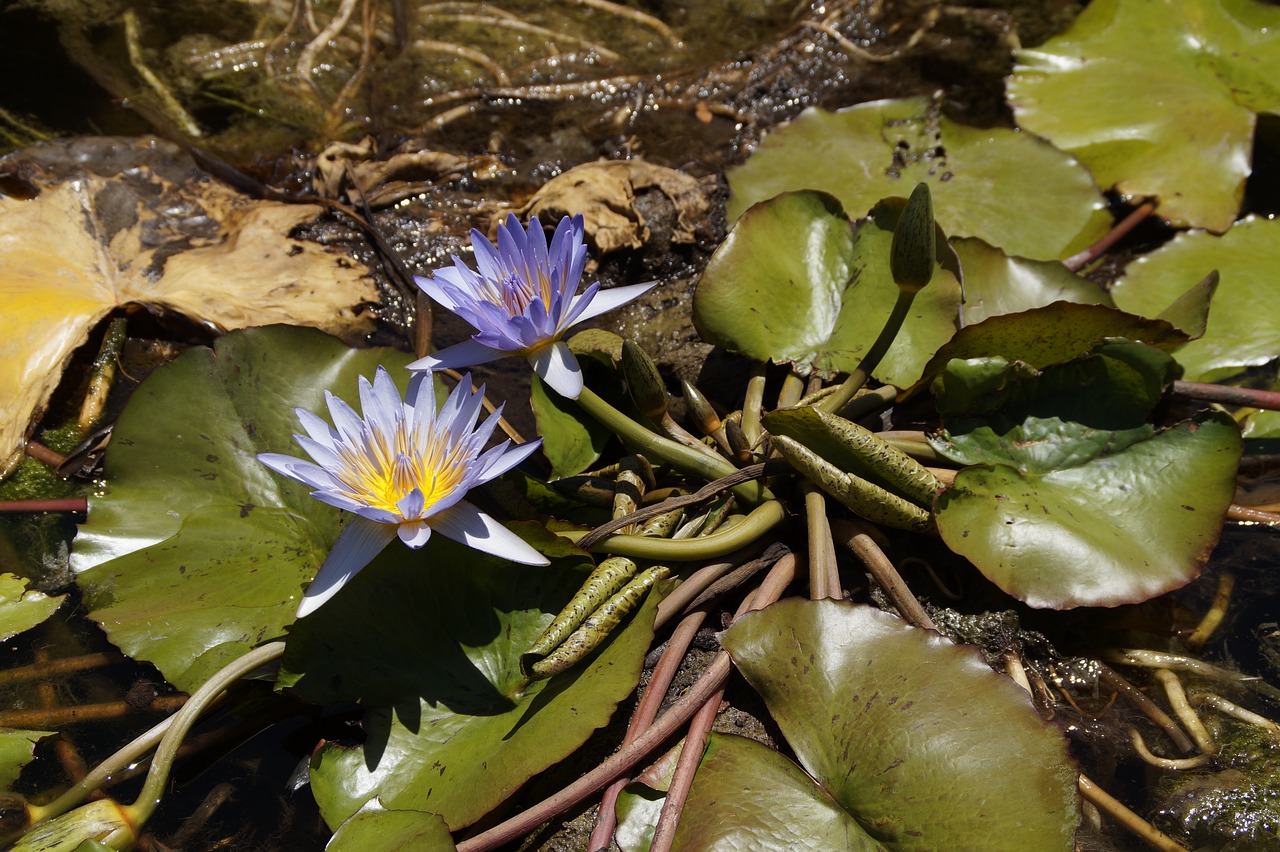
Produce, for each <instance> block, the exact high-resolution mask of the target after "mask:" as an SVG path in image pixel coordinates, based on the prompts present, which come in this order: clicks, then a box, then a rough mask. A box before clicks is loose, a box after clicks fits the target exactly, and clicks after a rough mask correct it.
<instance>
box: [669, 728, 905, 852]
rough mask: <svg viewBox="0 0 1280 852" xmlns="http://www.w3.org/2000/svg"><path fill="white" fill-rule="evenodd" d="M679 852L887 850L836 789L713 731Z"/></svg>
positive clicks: (679, 835) (764, 750)
mask: <svg viewBox="0 0 1280 852" xmlns="http://www.w3.org/2000/svg"><path fill="white" fill-rule="evenodd" d="M671 847H672V849H673V850H688V852H697V850H702V849H752V850H760V852H772V850H776V852H793V850H795V849H832V850H834V849H841V850H849V852H857V850H866V852H885V848H886V847H884V846H882V845H881V844H879V843H877V842H876V841H875V840H874V839H872V837H871V836H870V835H868V834H867V832H866V830H865V829H863V828H862V826H860V825H859V824H858V821H857V820H856V819H854V817H853V816H852V815H851V814H850V813H849V812H848V811H846V810H845V809H844V808H843V807H842V806H841V805H840V803H839V802H837V801H836V800H835V799H833V798H832V797H831V794H830V793H828V792H827V791H826V790H824V789H822V787H820V786H818V785H817V784H815V783H814V781H813V779H812V778H810V777H809V776H808V775H806V774H805V772H804V770H803V769H801V768H800V767H798V766H796V765H795V764H794V763H792V762H791V761H790V760H788V759H787V758H785V757H783V756H782V755H780V754H778V752H776V751H774V750H773V749H771V748H769V747H768V746H765V745H761V744H759V743H757V742H754V741H752V740H748V739H745V738H743V737H735V736H732V735H728V734H714V733H713V734H711V735H709V736H708V738H707V748H706V752H705V753H704V754H703V756H702V762H701V763H700V764H699V765H698V774H697V775H696V776H695V777H694V780H693V788H692V789H691V790H690V791H689V799H688V801H686V802H685V806H684V816H683V818H682V819H681V820H680V824H679V826H678V827H677V828H676V835H675V839H674V842H673V843H672V844H671Z"/></svg>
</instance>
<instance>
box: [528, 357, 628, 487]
mask: <svg viewBox="0 0 1280 852" xmlns="http://www.w3.org/2000/svg"><path fill="white" fill-rule="evenodd" d="M584 367H585V365H584ZM529 403H530V404H531V405H532V406H533V417H534V420H535V422H536V423H537V424H538V435H539V436H540V437H541V438H542V452H543V453H545V454H546V456H547V459H548V460H549V461H550V462H551V478H552V479H560V478H562V477H566V476H573V475H574V474H576V473H581V472H582V471H584V470H586V469H587V468H588V467H590V466H591V465H592V464H593V463H594V462H595V461H596V459H598V458H600V453H601V451H603V450H604V445H605V444H606V443H607V442H608V441H609V438H611V437H612V436H613V433H612V432H610V431H609V430H608V429H606V428H605V427H604V426H602V425H600V421H598V420H596V419H595V418H594V417H588V416H587V415H586V414H585V413H584V412H583V410H582V409H581V408H579V407H578V404H577V403H576V402H574V401H573V400H571V399H565V398H564V397H562V396H561V395H560V394H558V393H547V390H546V385H545V384H544V383H543V381H542V379H540V378H539V377H538V375H537V374H536V373H535V374H533V377H532V380H531V382H530V385H529Z"/></svg>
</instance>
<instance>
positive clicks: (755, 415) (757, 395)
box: [739, 363, 765, 447]
mask: <svg viewBox="0 0 1280 852" xmlns="http://www.w3.org/2000/svg"><path fill="white" fill-rule="evenodd" d="M764 382H765V366H764V364H760V363H757V364H756V366H755V368H754V369H753V370H752V372H751V378H749V379H747V393H746V397H745V398H744V399H743V400H742V422H741V423H740V424H739V425H740V426H742V434H744V435H746V436H747V443H748V444H749V445H751V446H752V447H754V446H755V445H756V444H758V443H759V442H760V434H761V431H762V430H761V428H760V416H761V414H762V413H763V411H764Z"/></svg>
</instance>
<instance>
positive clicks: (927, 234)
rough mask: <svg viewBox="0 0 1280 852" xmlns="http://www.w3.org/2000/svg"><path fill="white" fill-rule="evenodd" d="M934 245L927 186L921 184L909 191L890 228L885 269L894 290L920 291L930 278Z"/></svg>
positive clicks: (930, 199) (934, 237) (930, 201)
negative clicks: (894, 222)
mask: <svg viewBox="0 0 1280 852" xmlns="http://www.w3.org/2000/svg"><path fill="white" fill-rule="evenodd" d="M936 246H937V243H936V229H935V227H934V223H933V197H932V196H931V195H930V194H929V184H927V183H924V182H923V181H922V182H920V183H918V184H916V188H915V189H914V190H912V192H911V197H910V198H909V199H907V206H906V207H904V208H903V209H902V215H900V216H899V217H898V224H897V226H895V227H894V229H893V245H892V247H891V248H890V249H889V270H890V271H891V272H892V273H893V282H894V283H895V284H897V285H898V289H900V290H903V291H905V292H909V293H918V292H920V291H921V290H923V289H924V286H925V285H926V284H928V283H929V279H930V278H932V277H933V261H934V257H935V256H936V254H937V250H936Z"/></svg>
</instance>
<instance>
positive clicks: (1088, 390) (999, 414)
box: [932, 338, 1180, 464]
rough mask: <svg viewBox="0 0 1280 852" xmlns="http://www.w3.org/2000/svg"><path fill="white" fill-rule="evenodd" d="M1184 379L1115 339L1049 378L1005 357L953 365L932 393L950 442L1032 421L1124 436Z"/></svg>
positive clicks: (1156, 355)
mask: <svg viewBox="0 0 1280 852" xmlns="http://www.w3.org/2000/svg"><path fill="white" fill-rule="evenodd" d="M1179 373H1180V368H1179V367H1178V364H1177V362H1176V361H1174V360H1173V357H1172V356H1171V355H1169V354H1168V353H1167V352H1163V351H1161V350H1159V349H1156V348H1155V347H1153V346H1147V345H1146V344H1143V343H1136V342H1134V341H1131V340H1122V339H1114V338H1113V339H1108V340H1104V341H1103V342H1102V343H1100V344H1099V345H1097V346H1095V347H1094V348H1093V349H1092V350H1091V351H1090V352H1089V353H1087V354H1086V355H1084V356H1083V357H1081V358H1077V359H1075V360H1074V361H1070V362H1068V363H1066V364H1054V365H1051V366H1049V367H1046V368H1045V369H1044V370H1033V369H1032V368H1030V367H1028V366H1027V365H1026V364H1024V363H1022V362H1020V361H1016V362H1014V363H1012V364H1010V363H1009V362H1008V361H1006V360H1005V359H1004V358H1000V357H988V358H969V359H965V360H960V359H956V360H953V361H950V362H949V363H948V364H947V366H946V367H945V368H944V369H943V371H942V373H941V374H940V375H938V376H937V377H936V378H935V379H934V380H933V384H932V390H933V394H934V396H935V398H936V400H937V405H938V411H939V413H941V415H942V417H943V419H944V420H945V421H946V422H947V426H948V428H949V429H950V430H951V432H952V433H953V434H954V433H962V432H967V431H969V430H970V429H972V428H974V427H979V426H986V427H987V428H989V429H991V430H994V431H996V432H1005V431H1007V430H1008V429H1010V428H1012V427H1014V426H1016V425H1018V424H1020V423H1022V421H1023V420H1025V419H1026V418H1028V417H1057V418H1061V419H1064V420H1073V421H1076V422H1078V423H1082V424H1086V425H1088V426H1089V427H1092V428H1094V429H1125V428H1128V427H1131V426H1137V425H1140V424H1142V423H1144V422H1145V421H1146V419H1147V416H1148V415H1149V414H1150V413H1151V410H1152V409H1153V408H1155V406H1156V404H1157V403H1158V402H1159V401H1160V400H1161V398H1162V397H1163V395H1164V391H1165V388H1166V387H1167V386H1168V385H1169V383H1170V382H1172V381H1173V380H1174V379H1176V378H1178V376H1179ZM957 460H959V459H957ZM964 463H966V464H974V463H975V462H973V461H964Z"/></svg>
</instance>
